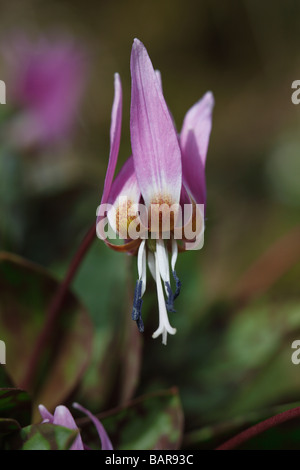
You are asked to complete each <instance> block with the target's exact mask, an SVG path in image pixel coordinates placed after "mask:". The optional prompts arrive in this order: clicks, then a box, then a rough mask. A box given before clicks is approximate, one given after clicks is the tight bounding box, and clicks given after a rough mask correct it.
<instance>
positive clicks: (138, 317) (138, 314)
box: [131, 281, 144, 332]
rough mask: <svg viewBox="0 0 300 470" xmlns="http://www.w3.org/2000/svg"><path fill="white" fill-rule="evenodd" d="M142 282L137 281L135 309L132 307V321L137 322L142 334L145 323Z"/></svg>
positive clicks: (134, 299)
mask: <svg viewBox="0 0 300 470" xmlns="http://www.w3.org/2000/svg"><path fill="white" fill-rule="evenodd" d="M142 287H143V283H142V281H136V285H135V290H134V297H133V307H132V314H131V317H132V320H134V321H136V323H137V326H138V329H139V331H140V332H143V331H144V323H143V320H142V305H143V300H142Z"/></svg>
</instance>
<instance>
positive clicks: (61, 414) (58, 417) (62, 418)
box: [53, 405, 84, 450]
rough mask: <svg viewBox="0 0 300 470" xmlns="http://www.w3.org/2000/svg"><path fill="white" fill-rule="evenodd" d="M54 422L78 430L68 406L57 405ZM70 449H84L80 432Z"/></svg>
mask: <svg viewBox="0 0 300 470" xmlns="http://www.w3.org/2000/svg"><path fill="white" fill-rule="evenodd" d="M53 424H58V425H60V426H64V427H65V428H68V429H76V430H78V427H77V425H76V423H75V421H74V418H73V416H72V415H71V413H70V411H69V410H68V408H66V407H65V406H63V405H60V406H57V407H56V408H55V412H54V419H53ZM70 450H84V447H83V442H82V439H81V436H80V434H78V436H77V437H76V439H75V441H74V443H73V444H72V447H71V449H70Z"/></svg>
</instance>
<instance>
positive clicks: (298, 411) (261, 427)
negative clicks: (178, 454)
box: [216, 406, 300, 450]
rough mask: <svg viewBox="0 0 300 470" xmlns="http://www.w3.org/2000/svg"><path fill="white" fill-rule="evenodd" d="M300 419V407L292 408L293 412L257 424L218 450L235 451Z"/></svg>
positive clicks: (285, 412) (280, 414)
mask: <svg viewBox="0 0 300 470" xmlns="http://www.w3.org/2000/svg"><path fill="white" fill-rule="evenodd" d="M299 417H300V406H298V407H297V408H292V409H291V410H287V411H284V412H283V413H279V414H277V415H275V416H272V417H271V418H268V419H266V420H265V421H262V422H261V423H258V424H255V425H254V426H251V427H250V428H248V429H246V430H245V431H243V432H241V433H240V434H237V435H236V436H234V437H233V438H231V439H229V440H228V441H226V442H225V443H224V444H222V445H220V446H219V447H217V449H216V450H233V449H235V448H236V447H238V446H240V445H241V444H243V443H244V442H247V441H249V440H250V439H252V438H253V437H255V436H258V435H259V434H261V433H263V432H265V431H267V430H268V429H271V428H273V427H275V426H278V425H279V424H282V423H285V422H286V421H289V420H291V419H294V418H299Z"/></svg>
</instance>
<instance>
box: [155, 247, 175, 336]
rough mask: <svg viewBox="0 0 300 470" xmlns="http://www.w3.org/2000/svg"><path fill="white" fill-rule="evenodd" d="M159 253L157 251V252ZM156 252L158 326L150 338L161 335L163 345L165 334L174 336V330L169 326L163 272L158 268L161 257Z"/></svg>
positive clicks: (161, 268)
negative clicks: (162, 282) (162, 280)
mask: <svg viewBox="0 0 300 470" xmlns="http://www.w3.org/2000/svg"><path fill="white" fill-rule="evenodd" d="M158 251H159V250H158ZM158 251H157V252H156V253H155V277H156V289H157V298H158V310H159V326H158V328H157V330H156V331H155V332H154V333H153V335H152V338H157V337H158V336H159V335H162V342H163V344H165V345H166V344H167V334H168V333H169V334H170V335H175V333H176V329H175V328H173V327H172V326H171V325H170V322H169V317H168V313H167V308H166V302H165V297H164V293H163V289H162V285H161V276H160V273H161V270H162V271H163V270H164V267H163V266H162V267H160V261H161V260H163V257H159V256H158Z"/></svg>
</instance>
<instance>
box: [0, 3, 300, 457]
mask: <svg viewBox="0 0 300 470" xmlns="http://www.w3.org/2000/svg"><path fill="white" fill-rule="evenodd" d="M0 11H1V14H0V31H1V37H0V53H1V60H0V79H2V80H5V82H6V86H7V105H6V106H2V105H1V107H0V119H1V131H0V132H1V143H0V147H1V150H0V210H1V213H0V248H1V250H5V251H10V252H14V253H17V254H18V255H20V256H22V257H25V258H27V259H29V260H31V261H33V262H35V263H38V264H40V265H42V266H43V267H45V268H47V269H48V270H50V272H51V273H52V274H53V275H54V276H55V277H56V278H57V279H62V278H63V275H64V273H65V271H66V269H67V266H68V263H69V261H70V259H71V257H72V255H73V254H74V252H75V251H76V248H77V247H78V245H79V243H80V242H81V240H82V238H83V236H84V235H85V233H86V232H87V230H88V228H89V227H90V226H91V224H92V223H93V221H94V220H95V211H96V208H97V205H98V204H99V203H100V199H101V194H102V188H103V182H104V177H105V172H106V166H107V161H108V154H109V127H110V113H111V106H112V100H113V74H114V73H115V72H119V74H120V75H121V79H122V84H123V93H124V102H123V126H122V141H121V150H120V156H119V161H118V168H120V167H121V165H122V163H123V162H124V161H125V160H126V158H127V157H128V156H129V154H130V152H131V150H130V134H129V106H130V70H129V59H130V52H131V45H132V42H133V39H134V38H135V37H138V38H139V39H140V40H141V41H142V42H143V43H144V44H145V46H146V48H147V50H148V52H149V55H150V57H151V60H152V62H153V64H154V67H155V68H157V69H159V70H160V71H161V74H162V80H163V87H164V94H165V98H166V101H167V103H168V105H169V107H170V109H171V111H172V114H173V116H174V118H175V122H176V125H177V128H178V130H180V128H181V125H182V121H183V118H184V115H185V113H186V112H187V110H188V109H189V108H190V107H191V106H192V105H193V104H194V103H195V102H196V101H197V100H198V99H199V98H201V96H202V95H203V94H204V93H205V92H206V91H207V90H211V91H212V92H213V93H214V96H215V102H216V105H215V110H214V117H213V129H212V134H211V141H210V146H209V151H208V157H207V167H206V178H207V188H208V196H207V201H208V204H207V221H206V233H205V245H204V248H203V249H202V250H201V251H196V252H187V253H185V254H183V255H182V256H180V257H179V260H178V265H177V266H178V267H177V273H178V274H179V275H180V278H181V281H182V293H181V296H180V298H179V299H178V301H177V312H176V313H174V314H173V315H174V317H173V318H172V321H171V323H172V324H173V325H174V326H176V327H177V334H176V336H174V337H171V338H169V341H168V343H169V344H168V346H167V347H164V346H162V345H161V344H160V340H156V341H154V340H152V339H151V335H152V332H153V331H154V330H155V329H156V325H157V321H158V311H157V303H156V302H157V300H156V292H155V286H154V285H153V284H151V283H150V287H149V289H147V294H146V296H145V299H144V305H143V315H144V319H145V333H144V335H143V340H142V341H143V347H142V348H141V349H140V350H138V351H136V354H138V355H139V358H140V364H139V366H138V368H139V367H140V369H139V374H138V378H136V384H135V385H136V388H135V387H134V388H135V391H134V392H132V394H133V395H140V394H143V393H146V392H151V391H156V390H159V389H162V388H168V387H171V386H174V385H175V386H177V387H178V388H179V393H180V397H181V401H182V405H183V410H184V414H185V437H184V441H183V446H185V447H188V446H191V447H193V446H195V447H197V448H199V447H200V446H204V447H209V446H210V445H211V444H209V442H211V438H212V436H213V431H212V429H215V428H212V427H211V426H212V425H213V426H215V424H216V423H221V422H222V423H224V422H230V423H232V422H239V423H243V422H248V421H249V419H250V418H249V416H252V414H253V413H258V415H259V413H261V414H262V416H263V415H264V414H265V415H268V411H267V410H270V409H273V408H274V409H275V408H276V407H278V406H283V405H286V404H288V403H294V402H297V401H300V378H299V371H298V369H297V366H296V365H293V364H292V363H291V360H290V356H291V343H292V341H293V340H294V339H298V338H300V296H299V278H300V263H299V258H300V252H299V246H300V232H299V224H300V218H299V208H300V185H299V177H300V158H299V153H300V134H299V128H300V106H296V105H294V104H293V103H292V101H291V95H292V91H293V90H292V89H291V84H292V82H293V81H294V80H297V79H300V55H299V47H300V39H299V22H300V5H299V2H296V1H293V0H287V1H285V2H271V1H265V2H261V1H258V0H243V1H237V0H232V1H224V2H217V1H216V0H209V1H208V0H197V1H196V0H185V1H184V2H181V1H179V0H172V1H171V0H164V1H161V0H160V1H158V0H152V1H151V2H143V1H138V0H127V1H126V2H125V1H120V0H115V1H114V2H107V1H102V0H100V1H97V2H96V1H92V0H91V1H87V2H84V3H83V2H81V1H77V0H72V1H67V0H60V1H56V0H48V1H42V0H27V1H26V2H23V1H21V0H13V1H11V2H8V1H6V2H1V6H0ZM132 261H135V260H131V259H130V258H129V257H127V255H122V254H118V253H115V252H112V251H110V250H109V249H108V248H107V247H106V246H105V245H104V244H103V243H101V242H100V241H98V240H97V241H96V242H95V243H94V245H93V246H92V248H91V250H90V251H89V253H88V255H87V257H86V259H85V261H84V263H83V265H82V267H81V269H80V271H79V273H78V276H77V277H76V279H75V281H74V284H73V290H74V292H75V293H76V294H77V296H78V297H79V299H80V300H81V301H82V303H83V304H84V305H85V306H86V308H87V310H88V312H89V314H90V315H91V318H92V321H93V324H94V327H95V340H94V342H95V351H96V352H95V359H94V363H93V364H94V366H93V367H94V369H93V370H94V372H90V375H91V376H92V374H93V373H94V374H95V375H94V376H93V378H91V381H92V383H93V385H94V390H93V393H92V392H91V393H90V394H89V393H87V392H86V390H83V391H81V392H79V397H80V399H81V400H82V401H83V402H84V401H85V403H86V404H87V405H88V406H89V407H90V408H91V409H92V410H93V411H105V410H106V409H107V408H108V407H110V406H115V405H116V404H118V403H119V402H120V396H119V395H120V394H119V392H118V391H116V390H117V389H118V387H119V386H120V384H119V382H118V374H119V372H120V362H118V365H117V366H114V353H113V351H114V350H113V349H112V348H113V346H112V344H113V342H114V339H115V338H119V339H120V338H122V328H123V324H124V317H125V316H128V317H130V308H131V306H130V301H131V295H132V292H131V290H132V291H133V289H134V285H135V284H134V283H135V279H136V275H137V273H136V267H135V262H132ZM116 292H117V295H116ZM297 335H298V337H297ZM120 341H121V340H120ZM124 354H125V353H124ZM107 357H109V358H110V359H109V361H108V359H107ZM100 360H101V361H108V362H105V364H106V367H107V368H108V369H110V370H114V379H112V380H111V381H109V380H108V379H107V377H106V376H105V377H101V376H100V375H99V374H100V372H99V370H100V369H99V364H98V362H99V361H100ZM97 361H98V362H97ZM298 367H300V366H298ZM91 370H92V369H91ZM101 370H102V369H101ZM95 371H96V372H95ZM110 375H112V374H110ZM104 380H105V381H106V382H107V384H108V383H110V385H109V386H108V385H107V386H106V389H105V390H104V391H103V390H102V389H101V390H102V391H101V393H103V394H102V396H101V397H100V393H98V390H99V389H98V388H97V387H98V384H99V383H101V384H102V385H101V387H102V388H104V385H103V381H104ZM80 393H81V395H80ZM276 409H277V408H276ZM251 413H252V414H251ZM255 416H256V415H255ZM232 420H237V421H232Z"/></svg>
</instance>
